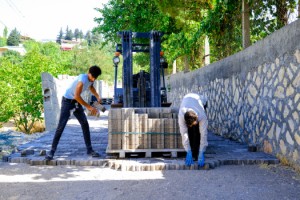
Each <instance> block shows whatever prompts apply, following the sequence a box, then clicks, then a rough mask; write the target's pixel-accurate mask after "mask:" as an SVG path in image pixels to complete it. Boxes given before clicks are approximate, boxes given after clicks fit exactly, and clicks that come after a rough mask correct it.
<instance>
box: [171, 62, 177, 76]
mask: <svg viewBox="0 0 300 200" xmlns="http://www.w3.org/2000/svg"><path fill="white" fill-rule="evenodd" d="M176 67H177V66H176V60H174V62H173V71H172V74H176Z"/></svg>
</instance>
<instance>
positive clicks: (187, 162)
mask: <svg viewBox="0 0 300 200" xmlns="http://www.w3.org/2000/svg"><path fill="white" fill-rule="evenodd" d="M192 164H194V161H193V156H192V151H191V150H189V151H188V152H187V154H186V158H185V165H186V166H191V165H192Z"/></svg>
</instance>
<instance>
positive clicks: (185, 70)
mask: <svg viewBox="0 0 300 200" xmlns="http://www.w3.org/2000/svg"><path fill="white" fill-rule="evenodd" d="M189 71H190V66H189V58H188V56H187V55H185V56H184V72H189Z"/></svg>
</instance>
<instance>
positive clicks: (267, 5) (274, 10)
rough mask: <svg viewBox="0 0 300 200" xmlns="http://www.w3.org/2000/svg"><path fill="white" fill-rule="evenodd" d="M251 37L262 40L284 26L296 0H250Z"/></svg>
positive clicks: (254, 39) (294, 6)
mask: <svg viewBox="0 0 300 200" xmlns="http://www.w3.org/2000/svg"><path fill="white" fill-rule="evenodd" d="M249 6H250V8H251V11H252V12H251V16H250V17H251V39H252V41H253V42H255V41H257V40H260V39H262V38H264V37H266V36H267V35H269V34H271V33H273V32H274V31H276V30H278V29H280V28H282V27H283V26H285V25H286V24H287V22H288V17H289V15H290V14H291V13H292V12H293V11H294V9H295V8H296V0H262V1H261V0H250V1H249Z"/></svg>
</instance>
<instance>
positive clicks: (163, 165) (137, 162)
mask: <svg viewBox="0 0 300 200" xmlns="http://www.w3.org/2000/svg"><path fill="white" fill-rule="evenodd" d="M2 161H4V162H10V163H25V164H29V165H31V166H37V165H49V166H59V165H69V166H98V167H107V168H110V169H114V170H118V171H163V170H209V169H214V168H216V167H220V166H222V165H255V164H268V165H269V164H279V160H278V159H276V158H268V159H267V158H261V159H223V160H217V159H207V160H206V162H205V166H204V167H202V168H200V167H198V165H197V163H196V162H195V164H194V165H191V166H190V167H187V166H186V165H185V164H184V159H144V158H142V159H93V158H92V160H87V159H84V158H73V159H63V158H58V159H56V160H51V161H45V160H44V157H40V158H28V157H19V156H3V158H2Z"/></svg>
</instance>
